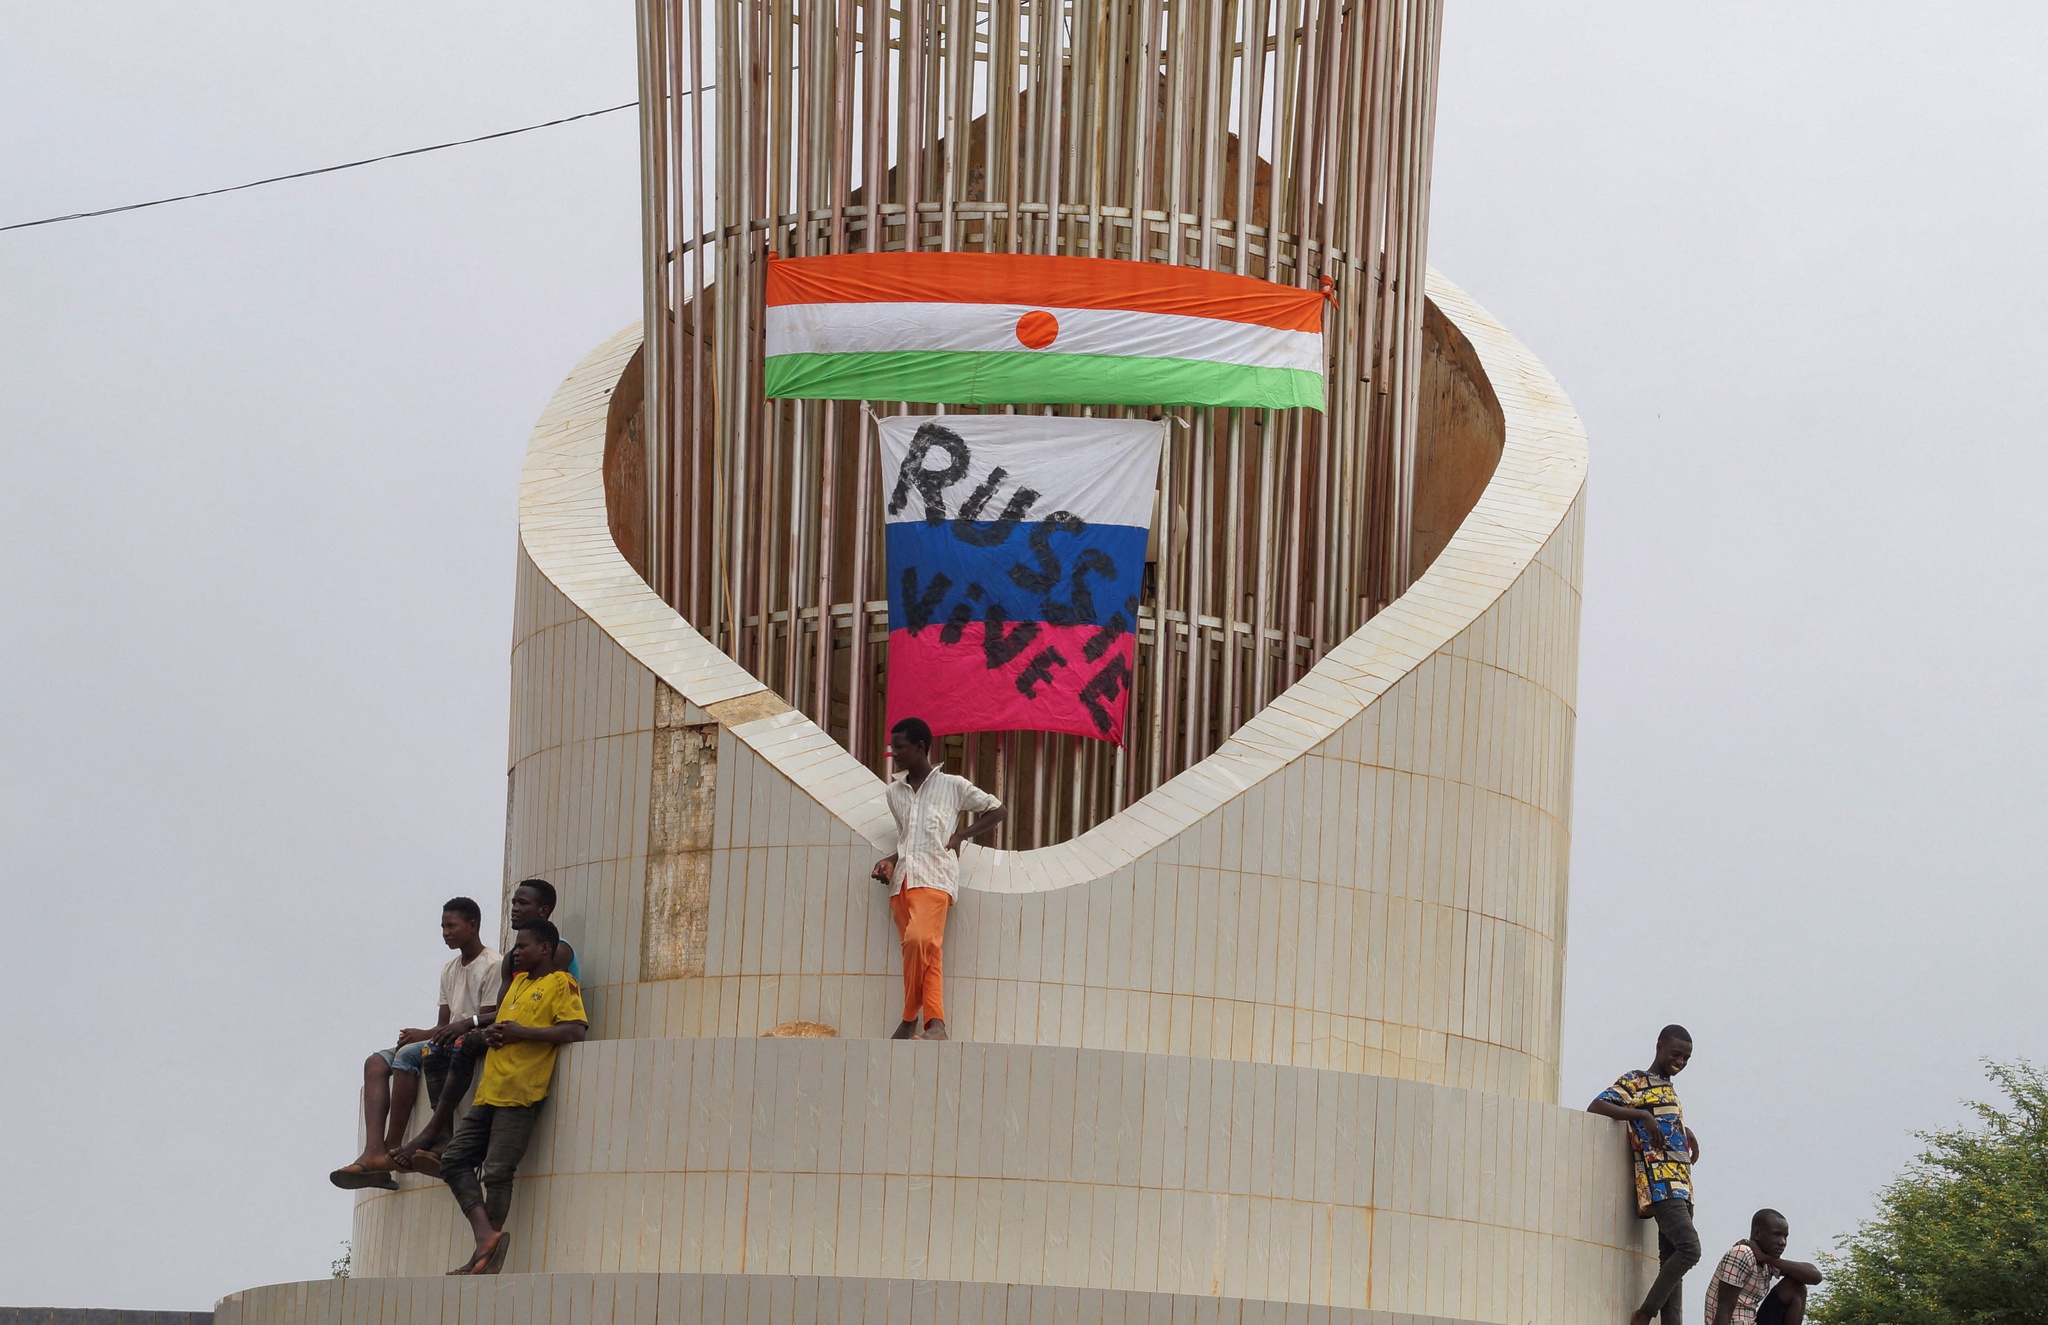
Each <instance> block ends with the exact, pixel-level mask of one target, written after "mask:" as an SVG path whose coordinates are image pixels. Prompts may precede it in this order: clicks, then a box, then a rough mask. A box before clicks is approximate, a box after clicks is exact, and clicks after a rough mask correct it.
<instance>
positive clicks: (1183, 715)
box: [638, 0, 1442, 850]
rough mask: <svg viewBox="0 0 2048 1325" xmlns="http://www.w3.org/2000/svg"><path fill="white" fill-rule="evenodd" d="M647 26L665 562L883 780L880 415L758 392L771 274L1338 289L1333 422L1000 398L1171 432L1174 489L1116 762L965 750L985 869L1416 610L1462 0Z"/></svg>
mask: <svg viewBox="0 0 2048 1325" xmlns="http://www.w3.org/2000/svg"><path fill="white" fill-rule="evenodd" d="M639 17H640V76H641V125H642V171H643V177H644V184H645V187H644V191H643V193H644V217H643V222H644V233H645V237H646V271H647V283H646V309H645V318H646V340H645V347H644V350H643V354H644V355H645V359H644V364H645V374H644V381H645V398H644V400H643V401H642V403H641V411H642V414H641V418H640V423H641V427H640V429H639V430H638V431H639V432H640V434H641V436H642V437H644V444H645V447H646V456H645V467H646V468H645V475H646V494H647V510H646V512H645V519H646V529H647V535H648V539H647V546H648V549H649V553H648V564H647V577H648V580H649V582H650V583H651V584H652V585H653V587H654V588H655V590H656V591H657V592H658V593H660V594H661V595H662V597H663V598H664V599H666V600H667V601H668V602H669V603H670V604H671V605H673V606H674V607H675V609H676V610H677V611H678V612H680V613H681V614H682V615H683V616H684V617H685V618H686V619H688V620H689V621H690V622H691V623H692V624H693V625H694V626H696V627H697V629H698V630H700V631H701V632H703V634H704V635H705V636H706V637H707V638H709V639H711V640H712V641H713V642H715V643H716V644H717V645H718V647H719V648H721V649H723V650H724V651H725V652H726V653H728V654H729V655H731V656H732V657H733V658H734V659H735V660H736V661H738V662H739V663H740V664H741V665H743V666H745V667H746V668H748V669H749V670H750V671H752V672H753V673H754V674H755V675H756V676H758V677H759V678H760V679H761V680H762V681H764V682H766V683H767V684H768V685H770V686H772V687H773V688H774V689H775V690H776V691H778V692H779V693H780V694H781V695H782V696H783V697H784V698H785V699H787V700H788V701H789V702H790V703H791V704H792V705H794V706H795V707H797V708H799V709H801V710H802V711H803V712H804V713H806V714H807V715H808V716H810V717H811V718H812V719H813V720H814V721H816V722H817V723H818V724H819V726H821V727H823V728H825V729H826V730H827V731H829V732H830V733H831V734H832V735H833V737H834V738H835V739H837V740H839V741H841V742H842V743H844V744H845V745H846V747H847V748H848V749H849V750H851V751H852V752H853V753H854V754H855V755H856V756H858V757H859V758H861V759H862V760H864V761H866V762H867V763H868V764H869V765H870V766H872V767H874V768H876V769H877V770H878V771H880V770H881V768H882V767H883V762H882V761H883V750H884V746H885V744H886V733H884V732H883V731H882V730H881V721H882V718H881V715H882V713H883V711H884V709H883V703H882V697H883V694H884V692H885V687H886V685H887V680H888V626H889V623H888V609H887V601H886V599H887V595H886V592H885V589H884V585H883V570H884V567H883V560H882V528H881V499H880V493H879V490H878V478H877V469H878V457H877V453H876V447H875V441H874V438H873V436H872V430H871V429H868V428H866V427H865V425H864V420H863V416H862V413H861V402H855V401H810V400H799V401H770V400H767V399H765V398H764V397H763V395H762V390H761V357H762V328H763V323H764V314H763V305H762V298H763V292H762V267H763V264H764V263H765V261H766V259H767V256H768V255H769V254H770V253H773V254H777V255H780V256H785V257H795V256H801V255H811V254H826V253H852V252H883V251H891V252H896V251H903V250H931V251H962V250H965V251H977V252H979V251H989V252H1002V253H1057V254H1066V255H1076V256H1092V257H1113V258H1124V259H1135V260H1138V261H1143V262H1164V263H1180V264H1186V265H1191V266H1198V267H1205V268H1211V269H1215V270H1219V271H1228V272H1238V273H1243V274H1246V275H1250V276H1256V277H1259V278H1261V279H1264V280H1270V281H1276V282H1280V283H1283V284H1287V285H1296V286H1304V287H1306V286H1313V285H1318V284H1321V283H1322V282H1323V281H1324V280H1325V278H1327V280H1328V283H1329V288H1330V291H1331V297H1332V300H1333V302H1332V305H1331V307H1330V308H1329V309H1328V311H1327V313H1326V316H1325V320H1324V327H1325V342H1326V346H1327V349H1328V353H1329V357H1330V363H1329V395H1328V402H1327V405H1328V407H1327V410H1326V411H1325V412H1321V413H1318V412H1316V411H1313V410H1270V411H1269V410H1251V409H1177V410H1172V411H1165V410H1157V409H1154V410H1135V409H1124V408H1120V407H1102V406H1095V407H1085V408H1084V407H1060V406H1053V407H1046V406H1015V407H1008V408H1011V409H1016V410H1027V411H1036V412H1041V413H1047V414H1081V415H1090V416H1101V417H1129V416H1132V415H1145V416H1147V417H1160V416H1161V415H1163V414H1168V413H1170V414H1173V415H1176V416H1177V417H1178V418H1179V419H1180V420H1181V421H1182V422H1183V423H1184V424H1185V425H1186V426H1184V427H1176V428H1172V429H1170V430H1169V441H1168V443H1167V446H1166V452H1165V455H1164V457H1163V460H1162V463H1161V466H1160V474H1159V494H1158V503H1157V512H1158V513H1157V517H1156V521H1155V525H1154V528H1153V531H1152V537H1151V540H1150V546H1149V549H1148V552H1147V567H1146V579H1145V594H1144V598H1143V600H1142V605H1141V607H1140V611H1139V617H1140V620H1139V625H1138V631H1137V634H1138V661H1137V666H1136V668H1135V669H1134V678H1135V679H1134V684H1133V693H1132V708H1131V711H1130V720H1129V723H1128V731H1129V734H1128V737H1127V740H1126V743H1125V744H1124V745H1122V746H1112V745H1108V744H1106V743H1103V742H1099V741H1093V740H1088V739H1084V738H1079V737H1073V736H1066V735H1047V734H1044V733H1036V732H989V733H973V734H967V735H958V734H956V735H952V736H949V737H948V738H947V742H946V744H947V747H948V749H947V751H946V753H947V756H948V759H949V761H950V763H951V766H953V767H954V768H955V769H956V770H957V771H960V772H962V773H964V774H965V775H966V776H968V777H970V778H973V779H974V780H975V781H977V782H979V783H981V784H982V785H984V786H987V787H989V788H990V789H991V790H992V791H994V792H995V793H996V794H997V795H998V796H1000V797H1001V798H1002V799H1003V801H1004V803H1005V804H1007V805H1008V806H1010V816H1009V822H1008V823H1007V824H1006V825H1005V826H1004V828H1003V829H1002V830H1001V831H1002V838H1001V840H1000V841H999V842H998V843H997V845H998V846H1001V847H1004V848H1007V849H1012V850H1023V849H1029V848H1031V847H1036V846H1043V845H1047V844H1049V843H1052V842H1057V841H1062V840H1065V839H1067V838H1070V837H1073V836H1075V835H1077V834H1079V833H1081V832H1084V831H1086V830H1087V829H1088V828H1090V827H1092V826H1093V825H1095V824H1097V823H1100V822H1101V821H1102V820H1104V819H1106V818H1108V817H1109V816H1110V815H1112V814H1115V813H1116V812H1117V811H1119V810H1121V809H1122V808H1123V807H1124V806H1125V805H1127V804H1129V803H1130V802H1132V801H1134V800H1136V799H1137V798H1139V797H1141V796H1143V795H1145V794H1146V793H1147V792H1149V791H1151V790H1152V789H1153V788H1155V787H1157V786H1159V785H1160V784H1161V783H1163V782H1165V781H1167V780H1168V779H1170V778H1172V777H1173V776H1174V775H1175V774H1177V773H1179V772H1181V771H1182V770H1184V769H1187V768H1189V767H1191V766H1192V765H1194V764H1195V763H1197V762H1198V761H1200V760H1201V759H1202V758H1204V757H1205V756H1207V755H1208V754H1210V753H1211V752H1213V751H1214V750H1215V749H1216V748H1217V747H1218V746H1219V745H1220V744H1221V743H1222V742H1223V741H1224V740H1225V739H1227V738H1228V737H1229V736H1230V735H1231V733H1232V732H1234V731H1236V730H1237V729H1238V728H1239V727H1240V726H1242V725H1243V724H1244V723H1245V722H1247V721H1248V720H1250V719H1251V718H1252V717H1253V716H1254V715H1256V714H1257V713H1258V711H1259V710H1260V709H1261V708H1263V707H1264V706H1265V705H1266V704H1267V703H1269V702H1271V700H1272V699H1273V698H1274V696H1276V695H1277V694H1279V693H1280V692H1281V691H1282V690H1284V689H1286V688H1287V687H1288V686H1289V685H1291V684H1293V683H1294V681H1295V680H1297V679H1298V678H1299V677H1301V676H1302V675H1303V674H1304V673H1305V672H1306V671H1307V670H1308V669H1309V668H1310V667H1312V666H1314V665H1315V662H1316V660H1317V659H1318V658H1320V657H1321V656H1322V655H1323V653H1324V652H1326V651H1327V650H1328V649H1329V648H1330V647H1331V646H1332V645H1333V644H1335V643H1336V642H1338V641H1339V640H1342V639H1343V638H1344V637H1345V636H1347V635H1348V634H1350V633H1351V632H1352V631H1354V630H1356V629H1357V628H1358V627H1359V626H1360V625H1362V624H1363V623H1364V622H1365V621H1366V620H1368V619H1369V618H1370V617H1371V616H1372V615H1373V614H1374V613H1375V612H1377V611H1379V610H1380V609H1381V608H1383V607H1384V606H1385V605H1386V604H1387V603H1389V602H1391V601H1392V600H1393V599H1394V598H1396V597H1398V596H1399V595H1400V593H1401V591H1402V590H1403V589H1404V588H1406V587H1407V585H1408V583H1409V580H1410V578H1411V577H1410V568H1409V534H1410V528H1411V525H1412V523H1413V493H1414V484H1415V412H1416V404H1417V399H1418V385H1419V380H1420V374H1421V354H1422V315H1423V286H1424V276H1425V262H1426V248H1427V244H1426V241H1427V235H1428V226H1429V168H1430V151H1431V138H1432V134H1433V128H1434V123H1435V103H1436V67H1437V44H1438V39H1439V33H1440V30H1441V20H1442V0H997V2H995V3H989V2H987V0H894V3H893V4H892V3H891V2H890V0H803V2H802V3H798V2H797V0H641V5H640V15H639ZM871 404H872V407H873V408H874V409H876V410H878V411H880V412H884V413H891V412H912V413H929V412H937V411H939V410H940V409H942V408H945V409H949V410H950V411H951V412H960V411H961V409H962V408H963V407H959V406H951V407H941V406H932V405H906V404H904V403H902V402H891V401H875V402H871ZM965 408H973V407H965ZM982 408H984V409H994V408H1003V407H982Z"/></svg>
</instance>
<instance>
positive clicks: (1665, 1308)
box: [1586, 1026, 1700, 1325]
mask: <svg viewBox="0 0 2048 1325" xmlns="http://www.w3.org/2000/svg"><path fill="white" fill-rule="evenodd" d="M1691 1061H1692V1033H1691V1032H1690V1031H1688V1030H1686V1029H1685V1027H1683V1026H1666V1027H1665V1028H1664V1029H1663V1030H1662V1031H1660V1032H1658V1034H1657V1055H1656V1058H1655V1059H1654V1060H1653V1061H1652V1062H1651V1063H1650V1070H1649V1071H1647V1072H1624V1073H1622V1075H1621V1077H1620V1079H1619V1080H1617V1081H1616V1082H1615V1083H1614V1084H1613V1085H1611V1086H1609V1087H1608V1088H1607V1089H1606V1090H1604V1091H1601V1092H1600V1094H1599V1096H1598V1098H1596V1099H1595V1100H1594V1101H1593V1102H1592V1103H1591V1104H1589V1105H1587V1106H1586V1112H1588V1113H1597V1114H1599V1115H1600V1116H1601V1117H1603V1118H1613V1119H1615V1120H1617V1121H1619V1122H1622V1123H1626V1124H1627V1125H1628V1133H1629V1137H1628V1141H1629V1149H1630V1150H1631V1151H1633V1152H1634V1159H1635V1170H1636V1217H1637V1218H1639V1219H1654V1220H1656V1221H1657V1263H1658V1264H1657V1278H1656V1281H1655V1282H1653V1283H1652V1284H1651V1285H1650V1291H1649V1293H1648V1294H1647V1295H1646V1296H1645V1297H1644V1298H1643V1305H1642V1306H1640V1307H1638V1308H1636V1312H1635V1314H1634V1315H1632V1316H1630V1317H1629V1318H1628V1319H1629V1325H1649V1323H1650V1321H1651V1320H1653V1319H1656V1318H1657V1316H1658V1314H1659V1313H1660V1312H1661V1313H1662V1315H1663V1321H1664V1325H1682V1322H1683V1321H1684V1319H1685V1304H1684V1302H1683V1300H1682V1294H1681V1293H1680V1292H1679V1285H1680V1283H1681V1282H1682V1281H1683V1280H1684V1278H1685V1272H1686V1271H1687V1270H1690V1269H1691V1268H1692V1267H1693V1266H1695V1265H1697V1264H1699V1259H1700V1235H1699V1233H1698V1232H1697V1231H1696V1230H1695V1229H1694V1228H1693V1224H1692V1166H1693V1163H1694V1161H1696V1160H1698V1159H1699V1157H1700V1143H1699V1138H1698V1137H1696V1136H1694V1135H1693V1134H1692V1129H1691V1128H1689V1127H1687V1126H1686V1125H1685V1110H1684V1109H1683V1108H1682V1107H1680V1105H1679V1103H1678V1092H1677V1091H1676V1090H1675V1089H1673V1087H1672V1085H1671V1078H1673V1077H1675V1076H1677V1075H1678V1074H1679V1073H1680V1072H1683V1071H1684V1070H1685V1065H1686V1064H1687V1063H1689V1062H1691Z"/></svg>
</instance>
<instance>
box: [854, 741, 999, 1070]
mask: <svg viewBox="0 0 2048 1325" xmlns="http://www.w3.org/2000/svg"><path fill="white" fill-rule="evenodd" d="M889 758H890V759H891V760H892V761H893V762H894V763H895V765H896V767H897V768H899V769H901V770H902V771H901V772H900V773H898V774H897V775H896V776H895V777H894V778H893V779H891V780H890V782H889V790H888V798H889V813H891V814H893V815H895V816H896V851H895V853H894V854H893V855H891V856H890V857H889V858H888V859H886V860H882V861H878V862H876V864H875V870H874V877H875V878H876V879H878V880H880V881H881V882H883V883H886V884H888V885H889V914H890V915H891V916H893V917H894V918H895V920H896V932H897V933H898V934H899V935H901V936H902V939H903V1024H902V1025H900V1026H898V1027H897V1028H896V1032H895V1034H893V1035H891V1036H890V1037H889V1038H890V1039H892V1040H913V1039H924V1040H943V1039H945V1038H946V999H945V992H944V988H943V975H944V966H943V963H942V950H943V949H944V947H945V942H946V913H947V911H948V910H950V909H951V907H952V905H953V898H954V897H955V896H957V895H958V894H959V891H960V844H961V843H962V842H965V841H966V840H967V839H968V838H970V837H979V836H981V835H982V834H983V833H986V832H988V831H989V830H990V829H992V828H994V827H995V826H996V825H997V824H1000V823H1001V822H1002V821H1003V817H1004V814H1005V813H1006V812H1005V811H1004V809H1003V804H1002V802H1001V801H999V800H997V799H996V798H995V797H993V796H991V795H989V794H988V793H987V792H985V791H983V790H982V789H981V788H980V787H977V786H975V785H974V784H973V783H972V782H969V781H968V780H967V779H966V778H963V777H956V776H955V775H953V774H951V773H941V772H940V771H939V770H938V769H937V768H936V767H935V766H934V765H933V764H932V729H931V727H930V725H929V724H927V723H926V722H925V721H924V719H922V718H904V719H902V720H900V721H898V722H897V724H896V725H895V726H893V727H891V728H890V729H889ZM962 812H965V813H967V814H971V815H974V816H975V818H974V819H973V820H972V821H971V822H969V823H968V825H967V826H966V827H965V828H956V825H957V824H958V823H959V822H960V815H961V814H962ZM920 1014H922V1015H923V1016H924V1017H925V1019H926V1020H925V1023H924V1032H923V1034H922V1035H920V1034H919V1033H918V1029H917V1020H918V1017H919V1015H920Z"/></svg>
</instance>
